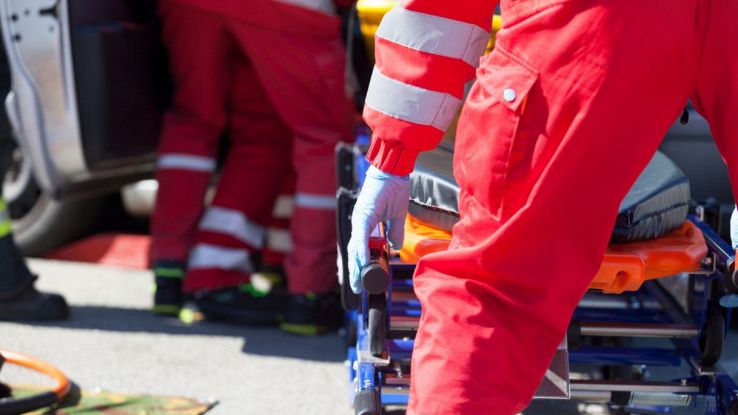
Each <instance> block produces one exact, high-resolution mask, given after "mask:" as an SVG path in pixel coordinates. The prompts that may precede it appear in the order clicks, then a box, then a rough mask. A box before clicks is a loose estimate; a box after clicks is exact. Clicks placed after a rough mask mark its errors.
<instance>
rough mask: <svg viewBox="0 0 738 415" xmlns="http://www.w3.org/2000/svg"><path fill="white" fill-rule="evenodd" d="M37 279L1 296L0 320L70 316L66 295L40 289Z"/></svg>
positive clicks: (41, 319)
mask: <svg viewBox="0 0 738 415" xmlns="http://www.w3.org/2000/svg"><path fill="white" fill-rule="evenodd" d="M35 279H36V278H35V277H34V278H33V280H31V281H30V283H29V284H27V285H26V286H25V287H24V288H23V289H21V290H19V291H17V292H15V293H13V294H10V295H5V296H0V320H5V321H52V320H64V319H66V318H68V317H69V306H68V305H67V302H66V300H64V297H62V296H61V295H59V294H47V293H43V292H40V291H38V290H37V289H36V287H35V285H34V281H35Z"/></svg>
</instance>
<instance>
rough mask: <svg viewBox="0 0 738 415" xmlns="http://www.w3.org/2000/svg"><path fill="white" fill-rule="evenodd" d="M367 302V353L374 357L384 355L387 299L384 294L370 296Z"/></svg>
mask: <svg viewBox="0 0 738 415" xmlns="http://www.w3.org/2000/svg"><path fill="white" fill-rule="evenodd" d="M368 302H369V304H368V306H369V307H368V310H367V332H368V333H369V351H370V352H371V354H373V355H374V356H381V355H382V353H384V340H385V338H386V337H387V318H386V314H387V312H386V310H387V298H386V297H385V296H384V294H376V295H370V296H369V301H368Z"/></svg>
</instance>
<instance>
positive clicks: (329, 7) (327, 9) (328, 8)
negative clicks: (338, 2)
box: [276, 0, 336, 15]
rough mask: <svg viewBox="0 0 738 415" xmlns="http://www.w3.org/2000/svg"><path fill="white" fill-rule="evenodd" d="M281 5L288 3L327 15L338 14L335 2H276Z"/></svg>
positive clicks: (290, 0) (286, 0) (298, 0)
mask: <svg viewBox="0 0 738 415" xmlns="http://www.w3.org/2000/svg"><path fill="white" fill-rule="evenodd" d="M276 1H278V2H280V3H287V4H291V5H293V6H298V7H303V8H306V9H310V10H315V11H319V12H322V13H325V14H330V15H333V14H336V8H335V7H334V6H333V0H276Z"/></svg>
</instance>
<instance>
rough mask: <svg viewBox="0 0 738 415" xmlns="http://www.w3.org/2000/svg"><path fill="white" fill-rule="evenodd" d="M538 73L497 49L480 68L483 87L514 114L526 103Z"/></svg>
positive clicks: (480, 79)
mask: <svg viewBox="0 0 738 415" xmlns="http://www.w3.org/2000/svg"><path fill="white" fill-rule="evenodd" d="M537 79H538V73H537V72H536V71H535V70H533V69H532V68H530V67H529V66H528V65H526V64H525V63H523V62H522V61H520V60H519V59H518V58H515V57H514V56H511V55H509V54H508V53H507V52H505V51H503V50H501V49H496V50H495V51H493V52H492V54H491V55H490V56H489V57H488V59H487V60H486V62H483V63H482V66H481V67H480V75H479V81H480V82H481V84H482V87H483V88H484V89H485V90H486V91H487V92H488V93H489V94H490V95H491V96H492V98H493V99H495V100H497V101H499V102H500V103H502V104H503V105H505V106H506V107H507V108H509V109H510V110H511V111H513V112H517V111H518V109H519V108H520V106H521V105H522V104H523V103H524V102H525V100H526V98H527V97H528V93H529V92H530V90H531V88H533V85H534V84H535V83H536V80H537Z"/></svg>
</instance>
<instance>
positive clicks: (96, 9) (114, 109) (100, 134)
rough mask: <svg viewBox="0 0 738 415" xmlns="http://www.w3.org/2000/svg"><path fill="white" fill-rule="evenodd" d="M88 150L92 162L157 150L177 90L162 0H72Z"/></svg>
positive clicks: (109, 163)
mask: <svg viewBox="0 0 738 415" xmlns="http://www.w3.org/2000/svg"><path fill="white" fill-rule="evenodd" d="M69 15H70V24H71V36H72V53H73V60H74V68H75V78H76V79H75V80H76V86H77V100H78V102H77V103H78V109H79V119H80V127H81V133H82V140H83V142H84V155H85V160H86V162H87V165H88V166H89V168H90V170H93V171H94V170H99V169H104V168H109V167H113V166H115V165H116V164H117V163H120V162H121V161H122V160H128V161H130V159H131V158H141V157H153V156H154V151H155V148H156V143H157V141H158V134H159V127H160V123H161V116H162V114H163V111H164V109H165V108H166V105H167V101H168V98H169V95H170V90H171V88H170V86H169V76H168V74H167V62H166V53H165V51H164V47H163V45H162V44H161V42H160V34H159V24H158V19H157V16H156V1H155V0H70V1H69Z"/></svg>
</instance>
